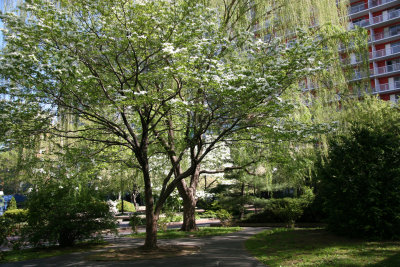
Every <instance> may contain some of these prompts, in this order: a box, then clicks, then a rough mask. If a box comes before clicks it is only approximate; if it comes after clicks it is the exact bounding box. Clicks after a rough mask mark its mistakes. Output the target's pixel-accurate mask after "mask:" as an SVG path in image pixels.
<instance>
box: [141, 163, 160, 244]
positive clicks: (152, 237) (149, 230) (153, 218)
mask: <svg viewBox="0 0 400 267" xmlns="http://www.w3.org/2000/svg"><path fill="white" fill-rule="evenodd" d="M142 168H143V170H142V171H143V178H144V179H143V180H144V195H145V196H144V197H145V200H146V239H145V241H144V245H143V248H144V249H146V250H155V249H157V220H158V214H155V213H154V198H153V192H152V188H151V179H150V174H149V165H148V164H147V163H145V164H143V166H142Z"/></svg>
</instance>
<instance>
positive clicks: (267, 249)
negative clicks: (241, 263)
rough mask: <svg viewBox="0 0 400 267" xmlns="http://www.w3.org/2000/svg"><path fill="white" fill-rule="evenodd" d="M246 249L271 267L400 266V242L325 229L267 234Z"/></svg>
mask: <svg viewBox="0 0 400 267" xmlns="http://www.w3.org/2000/svg"><path fill="white" fill-rule="evenodd" d="M246 248H247V249H248V250H249V251H250V252H251V253H252V254H253V255H254V256H255V257H256V258H257V259H259V260H260V261H261V262H262V263H264V264H266V265H268V266H396V267H397V266H400V242H398V241H382V242H369V241H364V240H355V239H348V238H344V237H339V236H336V235H333V234H331V233H329V232H327V231H326V230H323V229H311V228H308V229H295V230H290V229H285V228H278V229H274V230H268V231H264V232H262V233H259V234H257V235H255V236H253V237H252V238H250V239H249V240H247V241H246Z"/></svg>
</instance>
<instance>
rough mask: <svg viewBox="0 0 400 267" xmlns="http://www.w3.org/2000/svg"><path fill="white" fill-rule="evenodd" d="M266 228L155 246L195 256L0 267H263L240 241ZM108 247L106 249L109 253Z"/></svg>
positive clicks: (125, 243) (66, 259) (76, 257)
mask: <svg viewBox="0 0 400 267" xmlns="http://www.w3.org/2000/svg"><path fill="white" fill-rule="evenodd" d="M266 229H268V228H266V227H255V228H245V229H244V230H243V231H240V232H236V233H232V234H228V235H224V236H214V237H206V238H184V239H175V240H159V241H158V242H159V244H160V245H162V244H179V245H194V246H199V247H200V248H201V249H200V251H199V252H198V253H197V254H192V255H187V256H179V257H171V258H164V259H152V260H135V261H88V260H86V259H85V257H86V256H87V255H89V254H91V253H93V252H85V253H72V254H68V255H62V256H57V257H52V258H48V259H37V260H30V261H24V262H16V263H7V264H4V265H2V266H4V267H11V266H13V267H14V266H24V267H36V266H57V267H61V266H139V267H140V266H143V267H153V266H154V267H157V266H162V267H186V266H187V267H200V266H202V267H203V266H207V267H208V266H232V267H235V266H237V267H261V266H265V265H263V264H261V263H260V262H258V261H257V260H256V259H255V258H253V257H252V256H251V255H250V254H249V253H247V251H246V250H245V248H244V241H245V240H246V239H248V238H249V237H251V236H252V235H254V234H256V233H258V232H260V231H262V230H266ZM112 243H113V247H115V248H123V247H131V246H138V245H141V244H143V240H138V239H131V238H118V239H115V240H114V241H113V242H112ZM109 248H110V247H108V249H109Z"/></svg>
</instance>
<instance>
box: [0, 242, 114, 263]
mask: <svg viewBox="0 0 400 267" xmlns="http://www.w3.org/2000/svg"><path fill="white" fill-rule="evenodd" d="M107 245H108V243H106V242H103V241H96V242H91V243H87V242H86V243H81V244H77V245H76V246H74V247H65V248H62V247H59V246H54V247H45V248H29V249H21V250H12V251H5V252H4V254H3V259H0V263H5V262H15V261H24V260H31V259H42V258H50V257H54V256H59V255H64V254H69V253H73V252H84V251H89V250H92V249H98V248H103V247H106V246H107Z"/></svg>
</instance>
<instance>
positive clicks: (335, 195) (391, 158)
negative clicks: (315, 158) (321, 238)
mask: <svg viewBox="0 0 400 267" xmlns="http://www.w3.org/2000/svg"><path fill="white" fill-rule="evenodd" d="M385 120H387V121H382V122H381V123H382V124H381V125H365V124H364V125H357V124H353V127H352V129H351V130H350V132H349V133H348V134H346V135H345V134H343V135H341V136H339V137H338V138H336V139H333V138H332V139H331V140H330V148H329V151H328V155H327V156H326V158H325V159H324V163H323V162H322V161H321V162H320V163H319V165H318V166H319V167H318V168H317V178H318V179H319V184H320V186H319V188H320V192H321V196H322V197H323V199H324V203H323V204H324V209H325V212H326V213H327V216H328V225H329V228H330V229H331V230H332V231H335V232H337V233H342V234H345V235H348V236H357V237H368V238H377V239H382V238H384V239H385V238H397V239H398V238H400V194H399V192H400V167H399V166H400V123H399V120H398V119H397V120H392V121H391V120H390V117H388V118H385Z"/></svg>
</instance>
